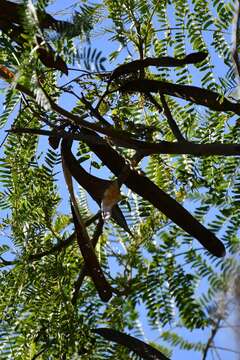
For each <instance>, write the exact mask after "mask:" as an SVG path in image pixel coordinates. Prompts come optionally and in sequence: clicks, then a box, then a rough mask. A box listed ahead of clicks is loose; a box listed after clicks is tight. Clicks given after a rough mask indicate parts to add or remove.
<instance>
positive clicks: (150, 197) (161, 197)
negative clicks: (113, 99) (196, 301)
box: [84, 129, 225, 257]
mask: <svg viewBox="0 0 240 360" xmlns="http://www.w3.org/2000/svg"><path fill="white" fill-rule="evenodd" d="M84 133H88V134H91V136H92V137H93V136H95V138H96V144H93V142H88V141H86V142H87V144H88V146H89V147H90V149H91V150H92V151H93V152H94V153H95V154H96V155H97V156H98V157H99V158H100V159H101V160H102V162H103V163H104V164H105V165H106V166H107V167H108V168H109V169H110V170H111V171H112V172H113V173H114V174H115V175H116V176H119V174H121V172H122V169H123V168H124V166H125V160H124V158H123V157H122V156H121V155H120V154H119V153H118V152H117V151H115V150H114V149H113V148H112V147H111V146H110V145H108V144H107V143H106V144H105V145H103V144H97V140H98V138H99V135H97V134H96V133H94V132H92V131H90V130H85V129H84ZM124 183H125V184H126V186H127V187H129V188H130V189H131V190H132V191H134V192H135V193H137V194H138V195H140V196H141V197H142V198H143V199H145V200H147V201H149V202H150V203H151V204H152V205H153V206H155V207H156V208H157V209H158V210H160V211H161V212H162V213H163V214H165V215H166V216H167V217H168V218H169V219H171V220H172V221H173V222H174V223H175V224H177V225H178V226H179V227H181V228H182V229H183V230H185V231H186V232H187V233H188V234H190V235H191V236H193V237H194V238H195V239H197V240H198V241H199V242H200V243H201V244H202V246H204V247H205V248H206V249H207V250H208V251H209V252H210V253H211V254H213V255H215V256H217V257H222V256H224V255H225V247H224V245H223V243H222V242H221V241H220V240H219V239H218V238H217V237H216V236H215V235H214V234H213V233H212V232H211V231H209V230H208V229H207V228H205V226H203V225H202V224H201V223H200V222H199V221H198V220H197V219H195V218H194V217H193V216H192V215H191V214H190V213H189V212H188V211H187V210H186V209H185V208H184V207H183V206H182V205H180V204H179V203H178V202H177V201H176V200H174V199H173V198H172V197H171V196H169V195H168V194H167V193H165V192H164V191H163V190H161V189H160V188H158V187H157V186H156V185H155V184H154V183H153V182H152V181H151V180H150V179H149V178H148V177H147V176H144V175H140V174H139V173H138V172H137V171H135V170H130V171H129V175H128V177H127V178H126V179H125V181H124Z"/></svg>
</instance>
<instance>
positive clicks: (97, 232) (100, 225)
mask: <svg viewBox="0 0 240 360" xmlns="http://www.w3.org/2000/svg"><path fill="white" fill-rule="evenodd" d="M103 224H104V222H103V219H102V217H101V216H100V218H99V221H98V224H97V226H96V229H95V232H94V234H93V238H92V246H93V247H94V248H95V247H96V245H97V242H98V239H99V237H100V236H101V235H102V231H103ZM86 275H87V267H86V265H83V267H82V270H81V271H80V273H79V276H78V278H77V281H76V282H75V285H74V292H73V296H72V300H71V301H72V304H73V305H74V304H76V302H77V298H78V294H79V290H80V288H81V286H82V283H83V280H84V278H85V276H86Z"/></svg>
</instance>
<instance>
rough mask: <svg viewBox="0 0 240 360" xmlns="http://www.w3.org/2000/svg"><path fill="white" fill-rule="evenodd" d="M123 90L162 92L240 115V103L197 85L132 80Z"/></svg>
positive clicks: (122, 87) (121, 89)
mask: <svg viewBox="0 0 240 360" xmlns="http://www.w3.org/2000/svg"><path fill="white" fill-rule="evenodd" d="M119 90H120V91H122V92H142V93H149V92H161V93H162V94H167V95H171V96H175V97H178V98H181V99H185V100H189V101H191V102H193V103H195V104H198V105H202V106H206V107H208V108H209V109H212V110H217V111H232V112H234V113H236V114H238V115H240V104H239V103H232V102H230V101H229V100H227V99H226V98H225V97H224V96H222V95H221V94H218V93H215V92H213V91H210V90H206V89H202V88H199V87H197V86H190V85H179V84H172V83H167V82H164V81H158V80H132V81H129V82H127V83H126V84H125V85H123V86H121V87H120V88H119Z"/></svg>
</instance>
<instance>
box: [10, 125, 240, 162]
mask: <svg viewBox="0 0 240 360" xmlns="http://www.w3.org/2000/svg"><path fill="white" fill-rule="evenodd" d="M7 132H12V133H16V134H18V133H19V134H23V133H26V134H36V135H44V136H52V135H53V132H52V131H49V130H40V129H29V128H15V129H11V130H7ZM54 134H55V133H54ZM57 134H58V136H59V137H61V138H65V139H73V140H82V141H86V142H88V143H90V144H93V145H94V144H98V145H105V144H106V141H105V140H104V139H103V138H101V137H98V138H96V137H95V136H94V135H92V134H91V133H83V132H81V133H77V134H74V133H67V132H65V131H63V130H61V131H58V132H57ZM112 141H113V142H114V143H115V144H116V145H118V146H121V147H126V148H129V149H136V150H141V152H142V154H143V155H144V156H148V155H151V154H173V155H174V154H179V155H181V154H189V155H194V156H198V157H199V156H212V155H222V156H236V155H240V144H220V143H212V144H196V143H193V142H190V141H186V142H184V144H183V143H179V142H169V141H161V142H156V143H150V142H146V141H142V140H136V139H128V140H126V139H122V138H121V135H119V136H118V138H117V137H116V136H114V138H113V139H112Z"/></svg>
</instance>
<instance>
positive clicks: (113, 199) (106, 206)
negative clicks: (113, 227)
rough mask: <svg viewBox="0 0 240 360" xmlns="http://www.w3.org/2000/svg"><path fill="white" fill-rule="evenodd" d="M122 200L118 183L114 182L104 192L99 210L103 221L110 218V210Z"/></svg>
mask: <svg viewBox="0 0 240 360" xmlns="http://www.w3.org/2000/svg"><path fill="white" fill-rule="evenodd" d="M121 199H122V196H121V192H120V188H119V185H118V181H117V180H114V181H112V183H111V184H110V185H109V187H108V188H107V189H106V190H105V191H104V193H103V198H102V203H101V208H102V213H103V219H104V220H108V219H109V218H110V217H111V213H112V208H113V207H114V205H116V204H117V203H118V201H120V200H121Z"/></svg>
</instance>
